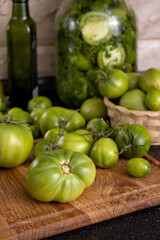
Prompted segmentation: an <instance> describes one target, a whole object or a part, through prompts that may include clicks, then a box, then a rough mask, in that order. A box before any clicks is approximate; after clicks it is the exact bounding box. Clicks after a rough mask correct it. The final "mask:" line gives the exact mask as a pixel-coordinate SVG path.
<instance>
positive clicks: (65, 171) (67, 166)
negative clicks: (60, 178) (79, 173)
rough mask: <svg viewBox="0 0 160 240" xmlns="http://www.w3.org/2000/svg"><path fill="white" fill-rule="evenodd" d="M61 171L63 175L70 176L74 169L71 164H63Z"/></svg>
mask: <svg viewBox="0 0 160 240" xmlns="http://www.w3.org/2000/svg"><path fill="white" fill-rule="evenodd" d="M61 169H62V172H63V175H64V174H67V175H69V174H71V173H73V172H72V167H71V165H70V164H67V163H63V164H61Z"/></svg>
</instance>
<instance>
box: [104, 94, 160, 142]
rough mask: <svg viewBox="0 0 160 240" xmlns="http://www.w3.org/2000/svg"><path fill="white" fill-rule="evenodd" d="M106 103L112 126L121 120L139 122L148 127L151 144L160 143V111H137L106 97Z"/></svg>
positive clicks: (123, 121)
mask: <svg viewBox="0 0 160 240" xmlns="http://www.w3.org/2000/svg"><path fill="white" fill-rule="evenodd" d="M104 103H105V105H106V107H107V111H108V116H109V117H110V122H111V126H112V127H113V126H115V124H117V123H118V122H119V121H120V122H122V123H133V124H139V125H142V126H144V127H146V128H147V130H148V131H149V133H150V136H151V145H160V111H136V110H128V109H126V108H125V107H121V106H118V105H115V104H114V103H112V102H111V101H109V100H108V99H107V98H106V97H105V98H104Z"/></svg>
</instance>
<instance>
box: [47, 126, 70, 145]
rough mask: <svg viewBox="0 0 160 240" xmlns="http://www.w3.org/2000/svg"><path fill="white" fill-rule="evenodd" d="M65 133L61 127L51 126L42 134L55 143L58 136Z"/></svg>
mask: <svg viewBox="0 0 160 240" xmlns="http://www.w3.org/2000/svg"><path fill="white" fill-rule="evenodd" d="M66 133H67V132H66V131H65V130H63V129H61V128H52V129H49V130H48V131H47V132H46V133H45V134H44V139H45V140H49V141H51V142H52V143H56V142H58V140H59V138H60V137H61V136H62V135H64V134H66Z"/></svg>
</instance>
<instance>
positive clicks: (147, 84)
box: [138, 68, 160, 92]
mask: <svg viewBox="0 0 160 240" xmlns="http://www.w3.org/2000/svg"><path fill="white" fill-rule="evenodd" d="M138 85H139V88H140V89H142V90H143V91H144V92H148V91H149V90H150V89H153V88H156V89H160V70H158V69H156V68H150V69H148V70H147V71H145V72H144V73H143V74H142V75H141V76H140V77H139V81H138Z"/></svg>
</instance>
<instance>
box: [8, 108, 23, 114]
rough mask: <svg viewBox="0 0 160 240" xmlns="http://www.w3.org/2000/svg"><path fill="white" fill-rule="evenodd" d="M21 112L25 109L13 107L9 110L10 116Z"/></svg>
mask: <svg viewBox="0 0 160 240" xmlns="http://www.w3.org/2000/svg"><path fill="white" fill-rule="evenodd" d="M19 111H23V109H22V108H19V107H13V108H10V109H9V111H8V114H12V113H14V112H19Z"/></svg>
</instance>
